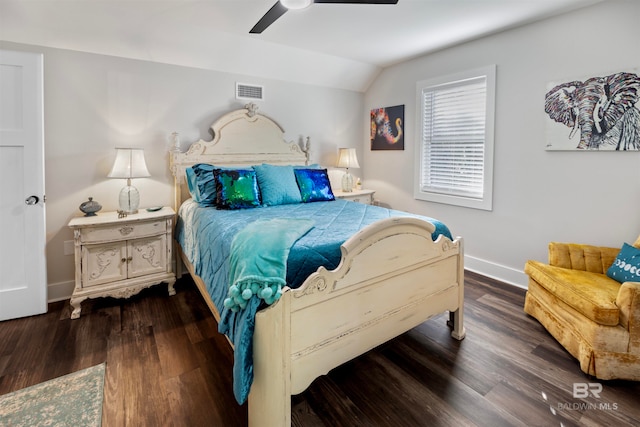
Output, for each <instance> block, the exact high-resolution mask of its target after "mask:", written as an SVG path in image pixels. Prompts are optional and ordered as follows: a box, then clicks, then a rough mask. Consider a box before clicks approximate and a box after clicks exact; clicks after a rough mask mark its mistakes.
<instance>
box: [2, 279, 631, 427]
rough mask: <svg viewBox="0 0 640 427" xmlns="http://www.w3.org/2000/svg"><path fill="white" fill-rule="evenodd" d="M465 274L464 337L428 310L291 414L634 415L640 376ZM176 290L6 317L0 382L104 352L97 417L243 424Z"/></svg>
mask: <svg viewBox="0 0 640 427" xmlns="http://www.w3.org/2000/svg"><path fill="white" fill-rule="evenodd" d="M465 282H466V297H465V304H466V307H465V321H466V322H465V324H466V328H467V338H466V339H465V340H463V341H461V342H459V341H456V340H454V339H452V338H451V337H450V336H449V329H448V328H447V327H446V326H445V316H444V315H443V316H439V317H437V318H434V319H431V320H430V321H428V322H425V323H423V324H422V325H420V326H418V327H417V328H415V329H413V330H411V331H410V332H408V333H406V334H404V335H402V336H400V337H398V338H396V339H394V340H392V341H390V342H389V343H386V344H384V345H382V346H380V347H378V348H376V349H374V350H372V351H370V352H368V353H366V354H365V355H363V356H361V357H359V358H357V359H355V360H353V361H351V362H348V363H346V364H345V365H342V366H340V367H338V368H336V369H334V370H333V371H331V372H330V373H329V375H327V376H324V377H321V378H319V379H317V380H316V381H314V382H313V384H312V385H311V386H310V387H309V388H308V389H307V390H306V391H305V392H304V393H302V394H300V395H298V396H294V397H293V398H292V406H293V409H292V423H293V425H294V426H311V427H315V426H332V427H333V426H350V427H351V426H394V427H398V426H492V427H493V426H561V425H562V426H566V427H568V426H613V425H615V426H637V425H640V383H636V382H625V381H609V382H601V381H597V380H595V379H593V378H589V377H587V376H585V375H584V374H583V373H582V372H581V371H580V369H579V366H578V363H577V362H576V361H575V360H574V359H573V358H572V357H571V356H570V355H569V354H568V353H567V352H566V351H565V350H564V349H563V348H562V347H561V346H560V345H558V344H557V343H556V342H555V340H554V339H553V338H552V337H551V336H550V335H549V334H548V333H547V332H546V331H545V330H544V329H543V328H542V327H541V326H540V324H539V323H538V322H537V321H536V320H535V319H533V318H531V317H529V316H527V315H526V314H525V313H524V312H523V310H522V306H523V301H524V291H523V290H521V289H518V288H515V287H512V286H509V285H505V284H502V283H499V282H496V281H495V280H491V279H487V278H485V277H482V276H480V275H477V274H474V273H469V272H468V273H467V274H466V279H465ZM176 290H177V295H175V296H174V297H168V296H166V288H165V287H155V288H152V289H148V290H146V291H143V292H142V293H141V294H140V295H137V296H135V297H132V298H131V299H129V300H116V299H111V298H105V299H97V300H90V301H87V302H84V303H83V305H82V307H83V310H82V316H81V317H80V319H77V320H71V319H70V318H69V303H68V301H67V302H60V303H54V304H50V306H49V312H48V313H47V314H44V315H40V316H33V317H28V318H24V319H17V320H11V321H6V322H1V323H0V394H5V393H9V392H11V391H14V390H18V389H21V388H24V387H27V386H30V385H33V384H37V383H39V382H42V381H46V380H49V379H52V378H55V377H58V376H61V375H65V374H68V373H71V372H74V371H78V370H80V369H83V368H87V367H90V366H93V365H96V364H99V363H102V362H106V363H107V369H106V381H105V398H104V407H103V426H106V427H109V426H118V427H119V426H239V427H241V426H245V425H246V424H247V408H246V405H242V406H240V405H238V404H237V403H236V402H235V400H234V398H233V393H232V378H231V367H232V363H233V354H232V352H231V349H230V348H229V345H228V344H227V342H226V339H225V338H224V337H223V336H221V335H220V334H218V333H217V325H216V322H215V320H214V319H213V317H212V316H211V314H210V313H209V311H208V309H207V307H206V305H205V303H204V301H203V300H202V298H201V296H200V295H199V293H198V291H197V289H196V288H195V286H194V285H193V283H192V282H191V281H190V279H188V278H186V277H185V278H183V279H181V280H179V281H178V283H177V284H176ZM579 382H598V383H601V384H603V390H602V393H601V395H600V398H595V397H590V398H586V399H575V398H573V397H572V396H573V394H572V393H573V384H574V383H579ZM266 427H271V426H266Z"/></svg>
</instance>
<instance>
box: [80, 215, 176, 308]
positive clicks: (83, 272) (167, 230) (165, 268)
mask: <svg viewBox="0 0 640 427" xmlns="http://www.w3.org/2000/svg"><path fill="white" fill-rule="evenodd" d="M174 217H175V212H174V211H173V209H171V208H166V207H165V208H162V209H160V210H159V211H156V212H148V211H146V210H144V209H141V210H140V212H139V213H137V214H133V215H128V216H126V217H124V218H118V213H117V212H104V213H102V212H101V213H99V214H98V215H96V216H83V217H77V218H73V219H72V220H71V221H70V222H69V227H71V228H72V229H73V235H74V240H75V263H76V286H75V289H74V291H73V295H72V296H71V306H72V307H73V312H72V313H71V318H72V319H77V318H78V317H80V311H81V306H80V304H81V303H82V301H84V300H85V299H87V298H98V297H108V296H110V297H115V298H129V297H131V296H132V295H135V294H137V293H138V292H140V291H141V290H143V289H145V288H148V287H150V286H153V285H157V284H159V283H163V282H164V283H167V285H168V290H169V295H175V293H176V291H175V289H174V288H173V285H174V284H175V282H176V275H175V273H174V272H173V269H172V250H171V248H172V245H173V238H172V235H173V219H174Z"/></svg>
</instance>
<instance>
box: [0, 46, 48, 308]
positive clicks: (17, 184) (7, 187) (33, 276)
mask: <svg viewBox="0 0 640 427" xmlns="http://www.w3.org/2000/svg"><path fill="white" fill-rule="evenodd" d="M42 86H43V75H42V54H37V53H28V52H15V51H9V50H0V320H6V319H13V318H16V317H24V316H31V315H34V314H40V313H45V312H46V311H47V274H46V258H45V208H44V135H43V132H44V125H43V88H42Z"/></svg>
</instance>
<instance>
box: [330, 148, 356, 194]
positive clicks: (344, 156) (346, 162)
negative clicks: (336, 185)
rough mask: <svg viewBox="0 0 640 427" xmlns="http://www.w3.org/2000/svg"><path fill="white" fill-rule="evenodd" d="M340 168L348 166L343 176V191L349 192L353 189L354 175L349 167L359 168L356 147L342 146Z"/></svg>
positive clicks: (339, 155) (339, 159)
mask: <svg viewBox="0 0 640 427" xmlns="http://www.w3.org/2000/svg"><path fill="white" fill-rule="evenodd" d="M336 166H337V167H339V168H346V169H347V171H346V172H345V174H344V176H343V177H342V191H344V192H345V193H349V192H351V191H353V176H351V174H350V173H349V168H359V167H360V165H359V164H358V157H357V156H356V149H355V148H340V151H339V153H338V164H337V165H336Z"/></svg>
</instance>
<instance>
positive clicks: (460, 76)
mask: <svg viewBox="0 0 640 427" xmlns="http://www.w3.org/2000/svg"><path fill="white" fill-rule="evenodd" d="M477 77H486V81H487V92H486V107H485V108H486V110H485V114H486V116H485V141H484V165H483V196H482V198H481V199H479V198H471V197H464V196H460V195H454V194H446V193H442V192H438V193H436V192H429V191H423V190H422V188H421V184H422V182H421V181H422V166H423V161H422V154H423V152H424V151H423V145H424V138H423V136H422V130H423V129H424V123H423V120H424V101H423V97H422V93H423V91H424V90H425V89H429V88H434V87H437V86H445V85H449V84H452V83H455V82H459V81H462V80H468V79H473V78H477ZM495 93H496V66H495V64H493V65H488V66H485V67H480V68H475V69H472V70H467V71H463V72H459V73H454V74H448V75H445V76H440V77H435V78H432V79H428V80H421V81H419V82H417V83H416V107H417V108H416V114H417V120H416V145H415V147H416V148H415V150H416V151H415V168H414V171H415V174H414V198H416V199H418V200H425V201H429V202H436V203H444V204H449V205H456V206H462V207H468V208H474V209H482V210H487V211H491V210H493V151H494V123H495Z"/></svg>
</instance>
